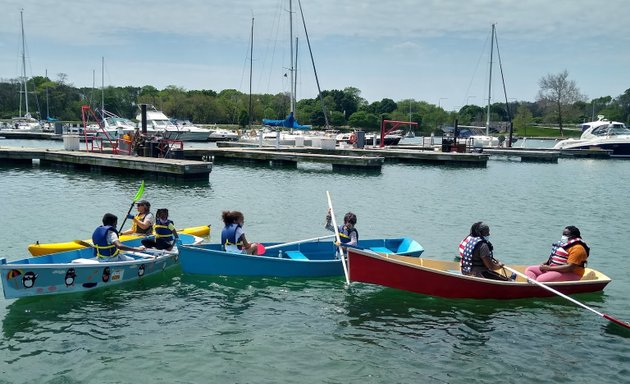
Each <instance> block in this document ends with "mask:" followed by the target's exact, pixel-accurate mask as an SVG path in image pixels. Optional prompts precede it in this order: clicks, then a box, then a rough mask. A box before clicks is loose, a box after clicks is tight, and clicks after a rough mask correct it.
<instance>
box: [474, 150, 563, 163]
mask: <svg viewBox="0 0 630 384" xmlns="http://www.w3.org/2000/svg"><path fill="white" fill-rule="evenodd" d="M483 152H484V153H488V154H490V155H492V156H507V157H508V158H509V157H518V158H520V159H521V162H524V163H557V162H558V158H559V157H560V151H552V150H523V149H514V148H501V149H495V148H484V149H483Z"/></svg>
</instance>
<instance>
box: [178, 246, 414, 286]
mask: <svg viewBox="0 0 630 384" xmlns="http://www.w3.org/2000/svg"><path fill="white" fill-rule="evenodd" d="M359 243H360V245H362V246H364V247H381V248H383V247H386V248H388V249H391V250H392V252H395V251H398V252H401V253H405V254H408V255H410V256H419V255H420V254H421V253H422V252H423V251H424V249H423V248H422V246H421V245H420V244H418V243H417V242H415V241H413V240H411V239H409V238H398V239H371V240H361V241H360V242H359ZM277 244H278V243H264V245H265V247H270V246H274V245H277ZM336 251H337V248H336V247H335V245H334V244H333V243H332V242H331V241H312V242H305V243H300V244H294V245H288V246H283V247H279V248H277V249H274V250H273V251H271V250H268V251H267V252H266V253H265V255H264V256H251V255H244V254H238V253H231V252H224V251H221V245H220V244H204V245H202V246H185V247H181V249H180V262H181V266H182V270H183V271H184V272H185V273H191V274H200V275H227V276H231V275H236V276H274V277H324V276H341V275H343V265H342V264H341V260H340V259H337V258H336ZM292 252H299V253H300V254H301V255H303V256H304V258H295V256H293V257H294V258H292ZM298 256H299V255H298Z"/></svg>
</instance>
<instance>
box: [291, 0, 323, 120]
mask: <svg viewBox="0 0 630 384" xmlns="http://www.w3.org/2000/svg"><path fill="white" fill-rule="evenodd" d="M298 5H299V6H300V14H301V15H302V25H303V26H304V35H305V36H306V44H307V45H308V52H309V53H310V55H311V63H312V64H313V72H314V73H315V83H317V95H318V96H319V102H320V103H321V105H322V112H323V113H324V121H325V124H326V129H328V128H329V126H328V113H326V106H325V105H324V97H323V96H322V89H321V88H320V86H319V77H318V76H317V69H315V59H314V58H313V50H312V49H311V40H310V39H309V38H308V31H307V30H306V21H305V20H304V12H303V10H302V1H301V0H298Z"/></svg>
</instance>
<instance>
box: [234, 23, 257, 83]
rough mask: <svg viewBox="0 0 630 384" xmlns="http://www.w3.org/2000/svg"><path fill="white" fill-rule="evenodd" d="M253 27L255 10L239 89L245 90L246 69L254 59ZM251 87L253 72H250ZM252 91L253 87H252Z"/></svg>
mask: <svg viewBox="0 0 630 384" xmlns="http://www.w3.org/2000/svg"><path fill="white" fill-rule="evenodd" d="M253 29H254V12H253V11H252V24H251V31H250V33H249V34H248V35H249V36H248V37H247V39H248V44H247V50H246V51H245V59H243V67H242V68H241V82H240V83H239V85H238V89H239V91H241V92H242V93H244V92H243V81H244V79H245V71H246V70H247V67H248V62H249V61H252V57H251V56H250V55H251V52H250V51H251V50H252V48H251V47H252V40H253V38H254V36H253ZM250 88H251V74H250ZM250 91H251V89H250Z"/></svg>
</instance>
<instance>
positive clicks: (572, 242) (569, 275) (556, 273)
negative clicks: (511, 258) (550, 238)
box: [525, 225, 591, 283]
mask: <svg viewBox="0 0 630 384" xmlns="http://www.w3.org/2000/svg"><path fill="white" fill-rule="evenodd" d="M590 251H591V250H590V248H589V247H588V245H586V243H585V242H584V240H582V237H581V234H580V230H579V229H577V228H576V227H574V226H572V225H569V226H568V227H565V228H564V230H563V231H562V237H561V238H560V241H557V242H555V243H553V244H552V246H551V254H550V255H549V259H548V260H547V261H546V262H545V263H543V264H541V265H532V266H531V267H527V269H526V270H525V274H526V275H527V276H529V278H531V279H534V280H536V281H540V282H544V283H547V282H550V281H575V280H580V279H581V278H582V276H583V275H584V266H585V265H586V259H587V258H588V255H589V253H590Z"/></svg>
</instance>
